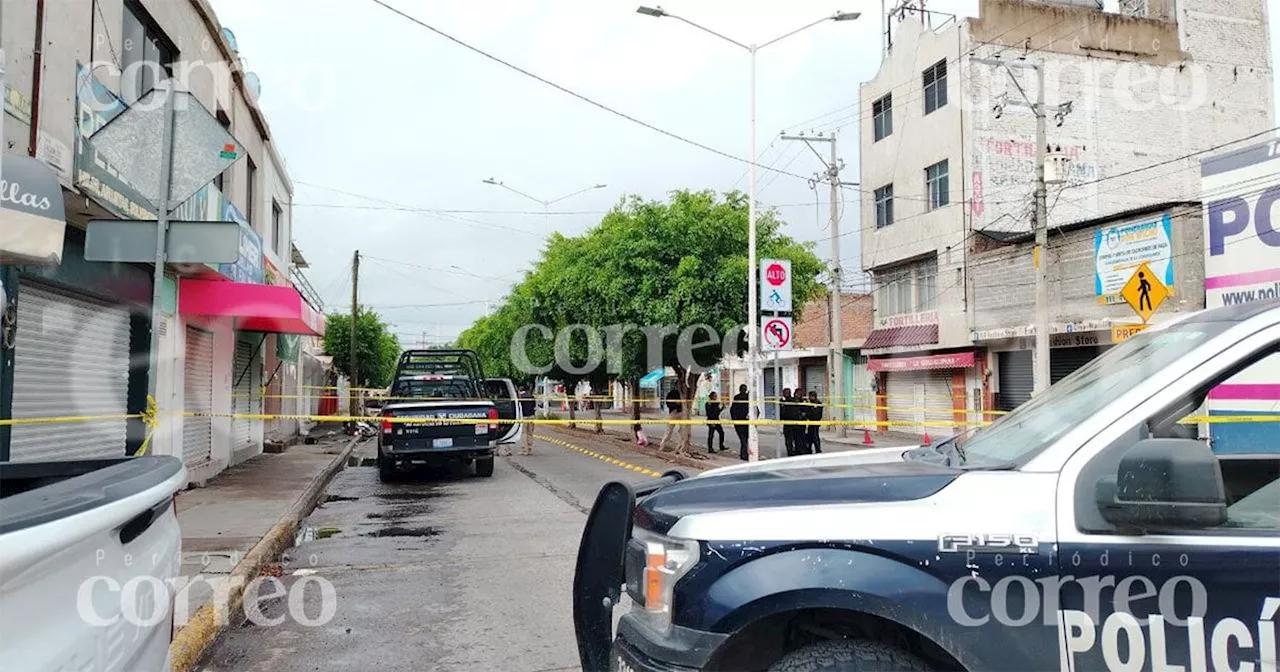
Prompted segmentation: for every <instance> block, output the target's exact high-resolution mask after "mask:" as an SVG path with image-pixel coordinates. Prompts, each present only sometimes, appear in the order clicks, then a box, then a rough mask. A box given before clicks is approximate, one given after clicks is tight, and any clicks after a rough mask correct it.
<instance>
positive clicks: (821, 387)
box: [804, 364, 827, 398]
mask: <svg viewBox="0 0 1280 672" xmlns="http://www.w3.org/2000/svg"><path fill="white" fill-rule="evenodd" d="M804 392H805V394H808V393H810V392H817V393H818V398H822V397H824V396H826V394H827V367H825V366H823V365H821V364H811V365H809V366H806V367H804Z"/></svg>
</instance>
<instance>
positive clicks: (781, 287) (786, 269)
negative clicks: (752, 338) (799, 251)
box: [760, 259, 791, 313]
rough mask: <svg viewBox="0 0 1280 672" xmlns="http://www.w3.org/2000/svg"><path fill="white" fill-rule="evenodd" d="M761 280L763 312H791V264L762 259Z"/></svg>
mask: <svg viewBox="0 0 1280 672" xmlns="http://www.w3.org/2000/svg"><path fill="white" fill-rule="evenodd" d="M760 278H761V281H760V310H761V312H766V313H789V312H791V262H790V261H788V260H786V259H762V260H761V261H760Z"/></svg>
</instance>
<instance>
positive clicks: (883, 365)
mask: <svg viewBox="0 0 1280 672" xmlns="http://www.w3.org/2000/svg"><path fill="white" fill-rule="evenodd" d="M976 363H977V358H976V357H974V353H972V352H953V353H949V354H944V355H927V356H924V357H889V358H876V359H869V360H867V370H868V371H871V372H873V373H878V372H880V371H931V370H935V369H968V368H970V367H972V366H974V364H976Z"/></svg>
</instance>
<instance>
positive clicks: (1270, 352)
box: [573, 301, 1280, 672]
mask: <svg viewBox="0 0 1280 672" xmlns="http://www.w3.org/2000/svg"><path fill="white" fill-rule="evenodd" d="M1278 359H1280V302H1275V301H1269V302H1256V303H1252V304H1248V305H1241V306H1232V307H1225V308H1218V309H1213V310H1207V311H1200V312H1197V313H1192V314H1189V315H1186V316H1184V317H1182V318H1179V319H1177V320H1174V321H1171V322H1168V323H1165V324H1162V325H1159V326H1155V327H1152V328H1151V329H1148V330H1147V331H1145V332H1143V333H1141V334H1139V335H1138V336H1136V337H1134V338H1132V339H1131V340H1129V341H1127V342H1125V343H1123V344H1121V345H1119V346H1117V347H1115V348H1112V349H1111V350H1109V351H1108V352H1106V353H1105V354H1103V355H1102V356H1100V357H1099V358H1098V359H1096V360H1094V361H1093V362H1091V363H1090V364H1088V365H1086V366H1085V367H1083V368H1082V369H1080V370H1079V371H1077V372H1076V373H1074V374H1073V375H1071V376H1070V377H1068V378H1066V379H1064V380H1062V381H1061V382H1059V383H1058V384H1056V385H1054V386H1053V387H1052V388H1050V389H1049V391H1048V392H1046V393H1044V394H1041V395H1037V396H1036V397H1035V398H1033V399H1032V400H1031V401H1030V402H1028V403H1026V404H1024V405H1023V406H1021V407H1020V408H1018V409H1017V410H1015V411H1014V412H1012V413H1010V414H1008V415H1006V416H1004V417H1003V418H1001V419H1000V420H998V421H996V422H994V423H992V424H991V425H989V426H986V427H983V428H980V429H977V430H975V431H972V432H968V433H965V434H962V435H959V436H956V437H952V438H950V439H947V440H945V441H942V442H939V443H937V444H935V445H932V446H922V447H917V448H913V449H908V450H903V449H901V448H888V449H872V450H863V451H857V452H845V453H826V454H822V455H813V456H801V457H796V458H789V459H783V460H769V461H766V462H761V463H753V464H745V465H740V466H733V467H727V468H723V469H715V470H711V471H707V472H704V473H702V474H700V475H697V476H694V477H688V478H686V477H684V476H683V475H682V474H680V473H679V472H669V473H667V474H665V475H664V476H663V477H662V478H660V479H656V480H654V481H651V482H648V483H646V484H644V485H642V486H632V485H629V484H627V483H621V482H617V483H610V484H608V485H606V486H605V487H604V488H603V489H602V490H601V492H600V494H599V496H598V498H597V500H596V502H595V504H594V507H593V509H592V511H591V514H590V516H589V518H588V521H587V525H586V528H585V530H584V532H583V538H582V542H581V547H580V549H579V554H578V559H577V569H576V573H575V577H574V595H573V603H574V625H575V630H576V634H577V638H578V649H579V655H580V657H581V662H582V666H583V669H584V670H586V671H587V672H596V671H600V670H616V671H625V672H631V671H636V672H641V671H658V670H662V671H668V672H671V671H680V670H695V669H696V670H734V671H738V670H771V671H778V672H791V671H799V670H804V671H811V672H818V671H834V670H840V671H848V672H855V671H856V672H865V671H868V670H876V671H879V670H913V671H914V670H975V671H976V670H1011V671H1017V672H1028V671H1038V670H1072V671H1074V670H1104V669H1105V670H1126V671H1127V670H1135V671H1136V670H1156V671H1164V672H1192V671H1200V670H1214V671H1224V672H1225V671H1227V670H1237V671H1241V672H1262V671H1263V670H1270V671H1274V670H1276V669H1277V667H1276V665H1277V649H1278V645H1277V641H1278V640H1280V634H1278V632H1277V629H1278V628H1277V624H1278V623H1280V445H1257V446H1253V447H1252V450H1250V451H1234V452H1230V453H1218V452H1215V451H1214V450H1213V446H1212V445H1211V441H1210V440H1209V437H1211V436H1212V435H1211V433H1210V432H1209V431H1207V430H1208V423H1209V422H1211V419H1210V418H1208V416H1207V415H1206V414H1205V411H1204V409H1205V405H1206V399H1207V397H1208V396H1209V394H1210V392H1211V391H1212V390H1213V389H1214V388H1215V386H1217V385H1218V384H1220V383H1221V382H1222V381H1225V380H1229V379H1231V378H1232V377H1233V376H1235V375H1237V374H1239V373H1241V372H1243V371H1246V370H1248V369H1250V367H1254V366H1265V367H1268V368H1269V370H1274V368H1273V367H1272V365H1273V364H1274V363H1275V362H1276V361H1277V360H1278ZM1273 382H1277V383H1280V381H1273ZM1236 420H1239V419H1236ZM615 609H616V610H618V611H621V612H623V613H621V615H620V618H619V617H618V615H617V614H615V613H614V612H615Z"/></svg>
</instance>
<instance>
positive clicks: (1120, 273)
mask: <svg viewBox="0 0 1280 672" xmlns="http://www.w3.org/2000/svg"><path fill="white" fill-rule="evenodd" d="M1093 247H1094V265H1095V266H1096V270H1095V273H1094V289H1095V293H1096V294H1097V296H1098V302H1099V303H1105V304H1120V303H1124V299H1123V298H1121V297H1120V290H1121V289H1123V288H1124V286H1125V283H1127V282H1129V279H1130V278H1131V277H1133V272H1134V270H1135V269H1137V268H1138V267H1139V266H1141V265H1142V264H1147V265H1148V266H1150V267H1151V271H1152V272H1153V273H1155V274H1156V277H1157V278H1159V279H1160V280H1161V281H1163V282H1164V285H1165V286H1166V287H1169V288H1170V289H1171V290H1172V288H1173V220H1172V219H1171V218H1170V217H1169V214H1168V213H1165V214H1164V215H1162V216H1161V217H1160V218H1159V219H1153V220H1150V221H1146V222H1138V223H1135V224H1122V225H1120V226H1108V227H1103V228H1099V229H1098V230H1097V231H1095V232H1094V235H1093Z"/></svg>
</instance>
